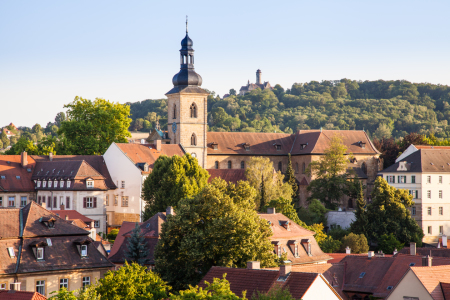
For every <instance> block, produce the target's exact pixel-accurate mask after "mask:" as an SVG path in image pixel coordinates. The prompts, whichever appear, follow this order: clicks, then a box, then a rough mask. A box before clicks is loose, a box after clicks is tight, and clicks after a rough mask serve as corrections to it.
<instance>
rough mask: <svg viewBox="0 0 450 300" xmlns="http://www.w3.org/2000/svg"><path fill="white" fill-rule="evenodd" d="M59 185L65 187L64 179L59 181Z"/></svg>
mask: <svg viewBox="0 0 450 300" xmlns="http://www.w3.org/2000/svg"><path fill="white" fill-rule="evenodd" d="M59 187H60V188H63V187H64V181H63V180H61V181H60V182H59Z"/></svg>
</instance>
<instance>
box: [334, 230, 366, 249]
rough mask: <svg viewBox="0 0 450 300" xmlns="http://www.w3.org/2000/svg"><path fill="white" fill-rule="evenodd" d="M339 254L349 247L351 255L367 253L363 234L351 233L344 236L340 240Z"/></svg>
mask: <svg viewBox="0 0 450 300" xmlns="http://www.w3.org/2000/svg"><path fill="white" fill-rule="evenodd" d="M341 242H342V244H341V252H345V249H346V248H347V247H349V248H350V249H351V251H352V253H366V252H367V251H369V244H368V242H367V238H366V236H365V235H364V234H354V233H353V232H351V233H349V234H348V235H346V236H344V237H343V238H342V240H341Z"/></svg>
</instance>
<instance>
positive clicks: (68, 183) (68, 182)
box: [67, 180, 70, 188]
mask: <svg viewBox="0 0 450 300" xmlns="http://www.w3.org/2000/svg"><path fill="white" fill-rule="evenodd" d="M67 188H70V180H67Z"/></svg>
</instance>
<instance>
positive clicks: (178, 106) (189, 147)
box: [166, 21, 208, 168]
mask: <svg viewBox="0 0 450 300" xmlns="http://www.w3.org/2000/svg"><path fill="white" fill-rule="evenodd" d="M192 46H193V42H192V40H191V39H190V38H189V35H188V29H187V21H186V36H185V38H184V39H183V40H182V41H181V50H180V72H178V73H177V74H176V75H175V76H174V77H173V79H172V82H173V86H174V87H173V89H171V90H170V91H169V92H168V93H167V94H166V96H167V99H168V131H169V138H170V143H171V144H181V145H182V146H183V148H184V150H185V151H186V153H190V154H191V155H192V156H195V157H196V158H197V159H198V162H199V164H200V166H202V167H203V168H206V154H207V141H206V130H207V124H206V121H207V97H208V92H206V91H205V90H203V89H202V88H200V86H201V85H202V77H201V76H200V75H199V74H197V73H196V72H195V70H194V49H193V48H192Z"/></svg>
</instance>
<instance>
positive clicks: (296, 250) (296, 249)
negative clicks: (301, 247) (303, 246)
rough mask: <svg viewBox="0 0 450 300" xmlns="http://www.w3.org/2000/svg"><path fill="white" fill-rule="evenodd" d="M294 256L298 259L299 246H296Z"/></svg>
mask: <svg viewBox="0 0 450 300" xmlns="http://www.w3.org/2000/svg"><path fill="white" fill-rule="evenodd" d="M294 255H295V257H298V244H295V245H294Z"/></svg>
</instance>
